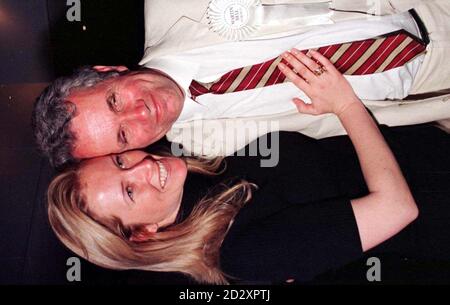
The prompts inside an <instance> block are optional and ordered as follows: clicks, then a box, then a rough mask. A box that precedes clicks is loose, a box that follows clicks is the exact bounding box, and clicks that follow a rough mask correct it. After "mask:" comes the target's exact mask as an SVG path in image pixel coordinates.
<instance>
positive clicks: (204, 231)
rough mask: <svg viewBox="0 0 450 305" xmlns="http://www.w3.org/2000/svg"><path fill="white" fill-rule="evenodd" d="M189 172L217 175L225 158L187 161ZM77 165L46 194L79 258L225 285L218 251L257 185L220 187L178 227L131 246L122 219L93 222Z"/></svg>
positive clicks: (56, 224)
mask: <svg viewBox="0 0 450 305" xmlns="http://www.w3.org/2000/svg"><path fill="white" fill-rule="evenodd" d="M184 160H185V161H186V163H187V165H188V170H189V171H190V172H196V173H201V174H205V175H215V174H217V172H218V169H219V168H220V166H221V164H222V158H217V159H211V160H208V159H200V158H184ZM78 171H79V166H77V167H74V168H71V169H68V170H66V171H65V172H63V173H61V174H60V175H58V176H57V177H55V178H54V179H53V181H52V182H51V184H50V186H49V189H48V194H47V195H48V216H49V220H50V225H51V227H52V228H53V231H54V232H55V233H56V235H57V236H58V238H59V239H60V240H61V241H62V242H63V243H64V245H65V246H66V247H68V248H69V249H70V250H71V251H73V252H75V253H76V254H77V255H79V256H81V257H84V258H85V259H87V260H88V261H90V262H92V263H94V264H96V265H99V266H102V267H105V268H109V269H119V270H123V269H142V270H149V271H159V272H181V273H184V274H186V275H188V276H191V277H192V278H194V279H195V280H196V281H198V282H200V283H208V284H227V283H228V281H227V278H226V275H225V274H224V273H223V272H222V271H221V269H220V262H219V257H220V252H219V251H220V246H221V244H222V241H223V239H224V237H225V235H226V233H227V231H228V228H229V227H230V225H231V223H232V221H233V219H234V217H235V216H236V214H237V213H238V211H239V210H240V208H241V207H242V206H243V205H244V204H245V203H246V202H248V201H249V200H250V198H251V194H252V189H253V187H255V186H254V185H253V184H251V183H249V182H247V181H244V180H241V181H239V182H237V183H235V184H234V185H232V186H227V185H225V184H223V185H220V186H218V189H217V188H216V190H215V191H214V192H210V193H209V194H208V195H206V196H205V197H204V198H203V199H201V200H200V201H199V202H198V203H197V204H196V206H195V208H194V209H193V211H192V213H191V214H190V215H189V217H188V218H186V219H185V220H184V221H182V222H181V223H179V224H174V225H171V226H168V227H166V228H165V229H163V230H161V231H158V232H156V233H154V234H153V235H152V236H151V237H150V239H149V240H148V241H145V242H131V241H130V240H129V237H130V235H131V232H133V231H136V230H139V227H125V226H124V225H123V224H122V223H121V222H120V221H119V220H118V219H104V220H101V221H100V222H98V221H96V220H94V219H93V218H92V217H91V216H90V215H89V213H88V212H87V205H86V202H85V199H84V198H83V195H82V190H81V187H80V181H79V176H78Z"/></svg>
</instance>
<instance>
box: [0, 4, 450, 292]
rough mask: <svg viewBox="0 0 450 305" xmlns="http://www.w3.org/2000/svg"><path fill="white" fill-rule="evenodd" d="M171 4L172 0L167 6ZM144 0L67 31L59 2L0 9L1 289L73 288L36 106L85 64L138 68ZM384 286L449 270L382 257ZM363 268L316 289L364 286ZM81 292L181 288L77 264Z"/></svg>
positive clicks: (445, 275)
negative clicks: (41, 151)
mask: <svg viewBox="0 0 450 305" xmlns="http://www.w3.org/2000/svg"><path fill="white" fill-rule="evenodd" d="M168 1H170V0H168ZM143 2H144V1H143V0H135V1H130V0H127V1H111V0H110V1H106V0H81V21H80V22H69V21H68V20H67V19H66V11H67V9H68V8H69V6H67V5H66V1H65V0H47V1H46V0H27V1H17V0H1V1H0V62H1V70H0V71H1V72H0V102H1V108H0V109H1V110H0V124H1V125H0V127H1V133H0V143H1V144H0V201H1V203H0V284H69V283H68V282H67V280H66V271H67V268H68V267H67V266H66V260H67V258H68V257H70V256H72V254H71V253H70V252H68V251H67V250H66V249H65V248H64V247H62V245H61V244H60V243H59V242H58V241H57V240H56V238H55V236H54V235H53V233H52V232H51V229H50V227H49V225H48V222H47V217H46V210H45V208H46V203H45V191H46V188H47V185H48V183H49V181H50V179H51V177H52V175H53V174H54V173H53V171H52V170H51V168H50V167H49V165H48V163H47V161H46V160H45V159H43V158H41V157H40V156H39V155H38V154H37V153H36V151H35V149H34V147H33V140H32V136H31V131H30V127H29V125H30V123H29V122H30V113H31V109H32V104H33V102H34V98H35V97H36V96H37V95H38V94H39V92H40V91H41V90H42V89H43V88H44V87H45V86H46V85H47V84H48V83H49V82H50V81H51V80H52V79H53V78H55V77H57V76H61V75H64V74H68V73H70V72H71V71H72V70H73V69H74V68H76V67H78V66H80V65H86V64H102V65H119V64H120V65H127V66H129V67H134V66H135V65H136V64H137V62H138V61H139V60H140V58H141V56H142V54H143V45H144V20H143ZM381 259H382V263H383V269H382V270H383V271H382V272H383V273H382V279H383V282H382V283H449V282H450V280H449V279H450V277H449V274H450V272H449V270H450V267H449V266H447V265H442V264H438V263H433V262H423V261H416V260H412V259H407V258H404V257H397V256H386V255H385V256H383V257H381ZM365 262H366V260H365V259H362V260H360V261H358V262H355V263H353V264H351V265H349V266H346V267H345V268H342V269H341V270H338V271H334V272H329V273H327V274H324V275H323V276H320V277H319V278H318V279H317V280H316V281H314V283H361V284H367V283H368V282H367V280H366V271H367V268H368V267H367V266H366V265H365ZM81 283H82V284H88V285H89V284H95V283H106V284H121V283H130V284H133V283H141V284H142V283H162V284H168V283H171V284H177V283H187V281H186V280H185V279H184V278H183V277H181V276H179V275H174V274H164V275H161V274H155V273H151V272H140V271H127V272H114V271H107V270H103V269H100V268H97V267H95V266H93V265H91V264H89V263H87V262H85V261H83V262H82V282H81Z"/></svg>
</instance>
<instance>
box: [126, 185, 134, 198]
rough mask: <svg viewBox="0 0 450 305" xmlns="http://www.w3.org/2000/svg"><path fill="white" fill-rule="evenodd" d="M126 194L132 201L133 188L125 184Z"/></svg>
mask: <svg viewBox="0 0 450 305" xmlns="http://www.w3.org/2000/svg"><path fill="white" fill-rule="evenodd" d="M127 195H128V197H130V199H131V201H133V202H134V198H133V189H132V188H131V187H130V186H127Z"/></svg>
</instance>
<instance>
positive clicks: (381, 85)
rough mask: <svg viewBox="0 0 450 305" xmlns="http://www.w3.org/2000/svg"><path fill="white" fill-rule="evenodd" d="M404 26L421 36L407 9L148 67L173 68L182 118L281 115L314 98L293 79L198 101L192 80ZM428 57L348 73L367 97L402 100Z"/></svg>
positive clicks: (165, 60) (168, 59)
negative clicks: (297, 101)
mask: <svg viewBox="0 0 450 305" xmlns="http://www.w3.org/2000/svg"><path fill="white" fill-rule="evenodd" d="M400 29H404V30H406V31H408V32H409V33H411V34H413V35H415V36H417V37H420V31H419V30H418V27H417V25H416V23H415V21H414V19H413V18H412V17H411V16H410V15H409V13H403V14H398V15H389V16H382V17H379V18H376V19H371V20H356V21H347V22H341V23H336V24H329V25H323V26H319V27H316V28H315V29H314V30H312V31H309V32H307V33H303V34H298V35H291V36H285V37H281V38H273V39H259V40H250V41H240V42H226V43H222V44H219V45H214V46H209V47H204V48H198V49H194V50H189V51H185V52H182V53H179V54H175V55H168V56H163V57H157V58H154V59H152V60H150V61H149V62H148V63H147V64H146V65H145V66H146V67H148V68H154V69H158V70H161V71H163V72H165V73H167V74H168V75H170V76H171V77H172V78H173V79H174V80H175V81H176V82H177V83H178V84H179V85H180V86H181V87H182V88H183V89H184V91H185V93H186V99H185V102H184V106H183V110H182V113H181V115H180V117H179V118H178V120H177V122H180V123H181V122H188V121H192V120H201V119H221V118H239V117H254V116H261V115H269V114H277V113H282V112H286V111H290V110H293V109H295V106H294V104H293V103H292V101H291V100H292V98H294V97H299V98H302V99H304V100H305V101H309V99H308V97H307V96H306V95H305V94H304V93H303V92H301V90H300V89H298V88H297V87H296V86H295V85H293V84H292V83H290V82H287V83H281V84H276V85H272V86H267V87H263V88H256V89H251V90H245V91H239V92H233V93H227V94H217V95H215V94H204V95H201V96H199V97H197V101H193V100H192V99H191V98H190V93H189V85H190V83H191V82H192V80H197V81H199V82H211V81H215V80H217V79H218V78H220V77H221V76H222V75H223V74H225V73H227V72H229V71H231V70H234V69H237V68H241V67H245V66H249V65H253V64H258V63H261V62H264V61H267V60H270V59H272V58H275V57H277V56H279V55H280V54H282V53H283V52H285V51H286V50H290V49H291V48H293V47H295V48H297V49H300V50H304V49H310V48H318V47H322V46H327V45H332V44H338V43H345V42H350V41H358V40H364V39H369V38H374V37H376V36H380V35H383V34H387V33H391V32H394V31H397V30H400ZM423 57H424V56H423V55H421V56H419V57H416V58H415V59H414V60H413V61H411V62H409V63H408V64H406V65H404V66H402V67H398V68H395V69H392V70H389V71H385V72H382V73H376V74H370V75H361V76H360V75H358V76H353V75H350V76H348V75H346V76H345V77H346V78H347V79H348V81H349V82H350V84H351V85H352V87H353V89H354V90H355V92H356V94H357V95H358V97H360V98H361V99H363V100H389V99H402V98H404V97H406V96H407V95H408V93H409V90H410V88H411V85H412V83H413V80H414V76H415V75H416V73H417V71H418V69H419V67H420V65H421V63H422V62H423ZM387 102H389V101H387ZM177 122H175V124H176V123H177Z"/></svg>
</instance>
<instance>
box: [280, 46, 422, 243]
mask: <svg viewBox="0 0 450 305" xmlns="http://www.w3.org/2000/svg"><path fill="white" fill-rule="evenodd" d="M311 54H312V58H313V59H315V60H312V59H311V58H310V57H308V56H306V55H305V54H303V53H300V52H298V51H297V50H295V49H294V50H292V52H291V53H287V54H286V56H285V59H286V60H287V62H289V64H290V65H291V66H292V67H293V68H294V69H295V71H297V73H295V72H294V71H293V70H291V69H290V68H289V67H287V66H286V65H283V64H280V66H279V67H280V69H281V70H282V72H283V73H284V74H285V75H286V76H287V77H288V78H289V79H290V80H291V81H292V82H293V83H294V84H295V85H297V87H299V88H300V89H301V90H303V91H304V92H305V93H306V94H307V95H308V96H309V97H310V99H311V104H306V103H304V102H303V101H302V100H300V99H294V103H295V104H296V105H297V108H298V110H299V111H300V112H302V113H306V114H312V115H318V114H324V113H334V114H336V115H337V117H338V118H339V120H340V121H341V123H342V125H343V126H344V128H345V130H346V131H347V133H348V135H349V137H350V139H351V141H352V143H353V145H354V147H355V150H356V153H357V155H358V159H359V162H360V164H361V169H362V172H363V174H364V178H365V181H366V183H367V186H368V189H369V192H370V194H369V195H367V196H365V197H362V198H357V199H354V200H352V201H351V202H352V207H353V211H354V214H355V218H356V222H357V225H358V231H359V235H360V238H361V244H362V247H363V250H364V251H367V250H369V249H370V248H373V247H375V246H376V245H378V244H380V243H382V242H383V241H385V240H387V239H388V238H390V237H392V236H393V235H395V234H396V233H398V232H399V231H401V230H402V229H403V228H404V227H405V226H407V225H408V224H409V223H410V222H412V221H413V220H414V219H416V218H417V216H418V209H417V206H416V203H415V201H414V198H413V196H412V194H411V192H410V190H409V187H408V184H407V183H406V181H405V178H404V177H403V174H402V173H401V170H400V168H399V166H398V163H397V161H396V160H395V157H394V155H393V153H392V151H391V150H390V149H389V146H388V145H387V143H386V142H385V140H384V138H383V136H382V135H381V133H380V131H379V129H378V127H377V125H376V124H375V122H374V121H373V119H372V118H371V116H370V114H369V113H368V112H367V110H366V109H365V107H364V105H363V104H362V103H361V101H360V100H359V99H358V97H357V96H356V95H355V93H354V91H353V89H352V88H351V86H350V84H349V83H348V82H347V80H346V79H345V78H344V77H343V76H342V74H341V73H340V72H339V71H338V70H337V69H336V68H335V67H334V66H333V64H331V62H330V61H328V59H326V58H325V57H323V56H322V55H321V54H319V53H317V52H314V51H313V52H311ZM318 63H320V65H321V66H323V67H324V68H325V72H323V74H321V75H318V74H320V70H319V71H318V73H314V72H313V71H315V70H316V69H318V68H319V67H320V65H319V64H318ZM316 72H317V71H316ZM300 76H301V77H300Z"/></svg>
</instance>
